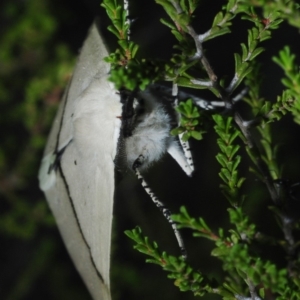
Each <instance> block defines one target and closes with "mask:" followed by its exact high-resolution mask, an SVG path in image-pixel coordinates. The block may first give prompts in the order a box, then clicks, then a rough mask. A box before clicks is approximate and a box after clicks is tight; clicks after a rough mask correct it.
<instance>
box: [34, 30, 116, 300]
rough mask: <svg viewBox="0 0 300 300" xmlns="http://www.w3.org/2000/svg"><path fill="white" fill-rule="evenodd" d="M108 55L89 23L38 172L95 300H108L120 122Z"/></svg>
mask: <svg viewBox="0 0 300 300" xmlns="http://www.w3.org/2000/svg"><path fill="white" fill-rule="evenodd" d="M107 55H108V53H107V50H106V48H105V45H104V43H103V40H102V38H101V36H100V35H99V32H98V30H97V28H96V26H95V25H93V26H92V28H91V30H90V33H89V35H88V38H87V39H86V41H85V43H84V46H83V49H82V51H81V54H80V57H79V60H78V63H77V65H76V68H75V71H74V75H73V78H72V81H71V83H70V85H69V88H68V90H67V91H66V93H65V95H64V101H63V102H62V103H61V105H60V107H59V110H58V113H57V116H56V118H55V121H54V124H53V127H52V130H51V133H50V135H49V139H48V142H47V146H46V149H45V156H44V159H43V160H42V164H41V168H40V173H39V180H40V187H41V189H42V190H43V191H44V192H45V194H46V198H47V201H48V203H49V206H50V208H51V210H52V212H53V214H54V216H55V219H56V222H57V225H58V227H59V230H60V233H61V235H62V237H63V240H64V242H65V245H66V247H67V249H68V251H69V253H70V256H71V257H72V259H73V261H74V264H75V266H76V268H77V269H78V271H79V273H80V274H81V276H82V278H83V280H84V281H85V284H86V286H87V287H88V289H89V291H90V293H91V295H92V296H93V298H94V299H96V300H98V299H99V300H100V299H101V300H106V299H111V297H110V282H109V266H110V244H111V225H112V213H113V196H114V163H113V160H114V157H115V155H116V148H117V139H118V135H119V128H120V122H121V121H120V118H118V117H119V116H120V115H121V104H120V101H119V96H118V95H117V94H116V93H115V91H114V90H113V89H112V88H111V86H110V85H109V83H108V82H107V73H108V70H109V65H107V64H106V63H104V62H103V57H104V56H107ZM58 156H59V157H58ZM55 161H56V162H57V166H56V165H55ZM53 162H54V164H53ZM51 164H53V166H54V167H53V168H51Z"/></svg>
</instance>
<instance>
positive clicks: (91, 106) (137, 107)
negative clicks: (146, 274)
mask: <svg viewBox="0 0 300 300" xmlns="http://www.w3.org/2000/svg"><path fill="white" fill-rule="evenodd" d="M106 56H108V51H107V48H106V46H105V43H104V41H103V39H102V37H101V35H100V32H99V30H98V27H97V25H96V24H94V25H92V27H91V29H90V31H89V34H88V37H87V39H86V41H85V42H84V45H83V47H82V49H81V53H80V56H79V58H78V61H77V64H76V67H75V70H74V73H73V76H72V79H71V81H70V83H69V86H68V87H67V89H66V91H65V93H64V96H63V99H62V102H61V104H60V106H59V109H58V112H57V115H56V117H55V120H54V122H53V126H52V129H51V132H50V135H49V138H48V141H47V145H46V148H45V152H44V157H43V159H42V163H41V167H40V171H39V184H40V188H41V189H42V190H43V191H44V193H45V195H46V198H47V201H48V203H49V206H50V208H51V210H52V212H53V215H54V217H55V219H56V222H57V225H58V228H59V231H60V233H61V236H62V238H63V240H64V243H65V245H66V248H67V250H68V252H69V254H70V256H71V258H72V260H73V262H74V264H75V266H76V268H77V270H78V272H79V273H80V275H81V277H82V278H83V280H84V282H85V284H86V286H87V288H88V290H89V291H90V293H91V295H92V297H93V298H94V299H101V300H106V299H111V296H110V279H109V269H110V247H111V227H112V216H113V199H114V189H115V182H114V169H115V160H116V156H117V154H118V157H120V158H121V159H124V160H125V163H126V164H127V166H128V168H129V169H131V170H133V171H134V172H135V173H136V175H137V176H138V178H139V179H140V180H141V182H142V185H143V187H144V188H145V190H146V191H147V192H148V194H149V195H150V197H151V199H152V200H153V202H154V203H155V204H156V205H157V206H158V207H159V208H160V209H161V211H162V212H163V214H164V216H165V217H166V218H167V219H168V221H169V222H170V223H171V225H172V227H173V229H174V232H175V235H176V237H177V240H178V243H179V245H180V248H181V250H182V252H183V255H184V245H183V242H182V239H181V236H180V234H179V232H178V230H177V228H176V224H175V223H174V222H173V221H172V219H171V214H170V211H169V210H168V209H167V208H166V207H165V206H164V205H163V203H162V202H160V201H159V199H158V198H157V197H156V196H155V195H154V194H153V192H152V191H151V189H150V187H149V186H148V185H147V183H146V182H145V181H144V179H143V177H142V175H141V172H143V171H144V170H146V169H147V168H149V167H150V166H151V165H152V164H153V163H155V162H156V161H158V160H159V159H160V158H161V157H162V156H163V155H164V154H165V153H166V152H168V153H169V154H170V155H171V156H172V157H173V158H174V159H175V160H176V162H177V163H178V164H179V165H180V166H181V168H182V169H183V170H184V172H185V173H186V174H187V175H189V176H190V175H191V174H192V172H193V162H192V159H191V156H190V152H189V151H188V146H187V144H184V143H180V140H178V139H177V138H175V137H173V136H171V135H170V130H171V128H172V126H173V125H172V124H173V123H174V122H175V123H176V118H177V117H176V113H174V103H173V102H172V101H171V102H170V101H169V100H166V101H163V99H164V95H165V94H166V91H165V90H159V89H157V88H156V87H155V86H152V87H149V88H148V89H147V90H146V91H143V92H138V93H137V95H135V96H134V97H132V95H130V94H128V93H127V94H126V93H125V94H123V95H122V93H121V94H120V92H118V91H116V90H115V89H114V87H113V85H112V84H111V83H109V82H108V76H109V70H110V66H109V64H107V63H105V62H104V61H103V58H104V57H106ZM168 93H169V92H168V91H167V94H168ZM177 96H178V97H179V98H180V97H184V96H185V95H184V93H181V94H180V93H179V94H178V95H177ZM129 98H132V99H131V101H132V109H133V111H132V112H131V115H130V116H128V111H127V110H126V109H124V103H127V102H128V101H129V100H130V99H129ZM122 99H123V100H122ZM194 101H195V103H196V104H197V105H199V106H200V107H203V108H205V109H210V108H211V107H213V105H212V104H210V103H208V102H207V101H205V100H203V99H198V98H195V99H194ZM122 102H123V103H122ZM170 111H171V112H172V111H173V116H172V113H170ZM174 120H175V121H174Z"/></svg>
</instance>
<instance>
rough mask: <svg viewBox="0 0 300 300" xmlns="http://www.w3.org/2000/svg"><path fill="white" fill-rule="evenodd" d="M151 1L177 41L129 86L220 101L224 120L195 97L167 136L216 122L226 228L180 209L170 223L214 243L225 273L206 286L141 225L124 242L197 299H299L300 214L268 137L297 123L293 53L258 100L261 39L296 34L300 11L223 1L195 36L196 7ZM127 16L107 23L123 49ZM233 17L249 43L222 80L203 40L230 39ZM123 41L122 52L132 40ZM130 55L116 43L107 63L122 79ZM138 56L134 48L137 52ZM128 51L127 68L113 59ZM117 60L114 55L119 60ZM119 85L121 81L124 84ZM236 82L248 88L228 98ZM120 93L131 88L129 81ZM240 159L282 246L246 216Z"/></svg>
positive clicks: (182, 0)
mask: <svg viewBox="0 0 300 300" xmlns="http://www.w3.org/2000/svg"><path fill="white" fill-rule="evenodd" d="M105 3H106V4H105V7H106V8H107V11H108V15H109V16H110V17H111V14H112V13H111V10H110V9H111V8H110V6H109V3H111V4H110V5H112V3H113V1H109V0H106V1H105ZM156 3H157V4H159V5H161V6H162V7H163V8H164V10H165V12H166V14H167V15H168V18H164V19H161V22H162V23H163V24H164V25H166V26H167V27H168V28H169V29H170V31H171V33H172V34H173V35H174V37H175V39H176V44H175V46H174V53H173V54H172V57H171V58H170V59H169V61H165V62H164V67H162V62H161V61H155V60H152V61H151V68H150V69H151V73H152V71H153V70H154V73H155V67H153V66H157V69H156V71H158V70H159V76H158V75H156V76H155V75H152V74H151V76H145V77H144V79H142V76H143V74H142V73H141V71H138V70H136V69H135V73H136V74H139V76H141V77H139V78H137V77H136V76H135V75H134V76H133V77H134V78H135V79H134V81H135V83H132V84H131V87H133V88H137V87H139V86H140V83H141V82H143V80H145V78H147V82H146V81H144V82H143V83H144V84H143V85H142V86H143V88H144V87H145V85H146V84H149V83H152V82H156V81H158V80H165V81H171V82H172V84H173V86H178V87H179V88H182V87H189V88H194V89H207V90H209V91H211V92H212V93H213V95H214V96H215V97H217V98H218V100H219V101H223V102H224V103H225V107H226V110H225V115H224V114H223V115H222V114H208V113H203V112H201V113H200V112H199V110H198V109H197V108H196V106H195V104H196V102H195V104H194V103H193V99H192V97H191V99H189V100H188V101H187V102H185V103H179V105H178V107H177V112H178V113H179V114H180V115H181V121H180V124H179V127H178V128H175V129H173V131H172V132H173V134H177V135H182V136H184V140H185V141H187V140H188V139H189V138H195V139H198V140H199V139H202V138H203V136H202V134H203V133H204V132H206V130H205V131H204V130H203V128H204V127H203V123H205V126H206V127H208V128H209V129H208V130H207V131H211V130H212V126H211V123H212V122H214V123H215V126H214V127H213V128H214V131H215V132H216V133H217V135H218V138H217V145H218V146H219V153H218V154H217V155H216V159H217V161H218V163H219V164H220V167H221V169H220V172H219V176H220V178H221V180H222V183H221V184H220V186H219V187H220V189H221V191H222V193H223V195H224V196H225V198H226V199H227V200H228V203H229V208H228V213H229V223H230V228H229V229H227V230H226V229H225V228H220V229H219V230H218V233H215V232H214V231H213V230H211V229H210V227H209V226H208V225H207V223H206V221H205V220H204V219H203V218H198V219H195V218H193V217H191V216H190V215H189V213H188V211H187V209H186V208H185V207H182V208H181V209H180V214H177V215H173V220H175V221H176V222H177V224H178V226H179V227H180V228H189V229H190V230H192V232H193V236H194V237H201V238H205V239H208V240H210V241H212V242H213V243H214V249H213V250H212V252H211V255H212V256H215V257H217V258H218V259H219V260H220V261H221V262H222V266H223V271H224V272H225V276H224V277H223V280H221V281H220V280H216V279H215V280H211V279H210V278H209V277H207V276H206V275H205V274H203V273H202V272H200V271H198V270H196V269H195V268H194V267H192V266H191V265H190V263H188V262H185V261H184V260H183V259H182V258H176V257H174V256H172V255H169V254H167V253H166V252H161V251H160V250H159V247H158V244H157V243H156V242H150V241H149V239H148V238H147V237H145V236H144V235H143V234H142V231H141V229H140V228H136V229H134V230H132V231H126V235H127V236H129V237H130V238H131V239H132V240H134V241H135V243H136V245H135V246H134V248H135V249H137V250H138V251H140V252H142V253H144V254H146V255H147V256H149V257H150V259H147V262H149V263H154V264H158V265H159V266H161V267H162V269H163V270H165V271H167V272H168V274H169V275H168V278H170V279H173V280H174V284H175V285H176V286H178V287H179V289H180V290H181V291H190V292H192V293H193V294H194V296H203V295H205V294H206V293H214V294H217V295H220V296H221V297H222V299H273V297H276V299H299V298H300V292H299V290H300V289H299V288H300V286H299V284H300V282H299V280H298V278H299V275H300V274H299V249H298V248H299V247H298V245H299V241H298V240H296V236H297V231H298V229H299V214H296V215H295V214H293V213H292V210H293V209H292V207H293V208H294V209H295V208H296V207H297V209H298V208H299V205H298V202H299V199H298V198H297V196H295V195H294V189H295V186H296V185H297V184H296V185H295V184H294V185H293V184H292V183H290V182H289V181H288V180H285V179H283V178H282V177H281V176H282V174H283V172H282V166H281V164H283V163H284V162H282V161H280V160H279V157H278V146H277V145H275V144H274V133H273V131H272V126H273V124H276V123H278V122H281V121H282V119H283V116H285V115H289V114H292V115H293V117H294V121H295V122H296V123H298V124H299V123H300V121H299V120H300V106H299V103H300V102H299V94H300V75H299V67H298V66H297V63H296V55H294V54H292V53H291V50H290V47H288V46H285V47H284V48H283V50H281V51H280V52H279V55H278V56H276V57H274V58H273V60H274V62H276V63H277V64H278V65H279V66H280V67H281V68H282V69H283V71H284V72H285V77H284V78H283V79H282V83H283V85H284V86H285V87H286V89H285V90H283V92H282V95H279V96H277V100H276V101H275V102H274V101H272V100H265V99H264V98H263V97H262V96H261V87H262V80H260V78H262V73H263V70H262V68H261V67H260V63H259V56H260V55H261V53H262V52H263V51H265V50H268V49H265V48H264V47H263V42H265V41H266V40H269V39H272V34H273V32H274V31H276V30H278V29H279V28H280V27H281V26H282V24H284V23H283V22H284V21H287V22H288V23H289V24H290V25H292V26H295V27H297V28H300V23H299V17H300V11H299V5H298V4H296V3H295V1H288V0H282V1H251V0H248V1H247V0H228V1H227V4H226V5H224V6H223V7H222V9H221V11H219V12H218V13H217V14H216V15H215V17H214V19H213V20H212V25H211V27H210V29H208V30H207V31H206V32H204V33H202V34H199V33H198V32H196V30H195V29H194V26H193V24H194V20H195V18H196V15H195V11H196V10H197V8H198V6H200V2H199V1H192V0H156ZM114 5H115V6H114V10H115V11H116V12H119V10H120V11H122V3H119V2H114ZM202 9H205V8H203V7H202ZM124 14H125V12H124V11H123V13H120V17H119V20H118V21H116V19H115V16H116V15H117V13H115V14H113V16H114V17H113V18H111V19H112V22H113V24H116V23H118V24H121V23H122V22H121V21H122V20H123V26H120V27H118V32H115V30H112V29H110V30H111V31H113V32H114V34H115V35H116V36H117V37H118V39H119V44H120V45H121V44H123V43H124V44H125V42H124V41H123V40H124V37H123V36H122V35H121V34H120V32H126V31H128V30H129V29H128V26H127V25H124V24H125V23H124ZM235 19H239V20H244V21H246V22H247V21H248V22H249V21H250V24H251V26H250V28H249V29H248V34H247V43H241V51H240V52H239V53H234V54H232V55H233V57H234V61H235V65H234V75H233V76H231V77H229V76H227V78H219V77H218V76H217V75H216V74H215V72H214V67H213V64H214V62H213V61H212V62H211V63H210V62H209V61H208V59H207V57H206V55H208V53H207V52H206V51H205V48H204V42H206V41H208V40H212V39H217V38H219V37H221V36H223V35H225V34H227V35H228V36H229V34H230V33H231V31H232V25H233V23H234V21H235ZM248 24H249V23H248ZM118 26H119V25H118ZM116 28H117V27H116ZM126 43H127V45H128V43H129V42H128V41H127V42H126ZM131 47H132V46H131ZM129 48H130V47H129V46H127V48H126V49H125V47H123V46H121V50H120V49H119V50H117V51H116V52H115V53H113V54H111V55H110V58H109V60H110V62H111V63H113V66H114V64H115V65H119V66H122V67H121V68H123V71H122V72H123V73H124V74H125V73H126V74H128V73H129V71H128V70H130V69H131V68H132V66H131V63H130V61H129V60H130V59H132V58H133V57H135V60H134V66H135V68H137V69H138V68H139V66H141V65H142V63H143V61H144V60H145V59H144V60H143V59H140V58H136V57H137V56H136V54H137V52H136V51H134V53H133V51H131V50H129ZM134 49H135V50H137V49H138V47H135V48H134ZM124 50H126V51H125V53H128V52H131V54H134V55H131V54H130V55H127V62H126V63H125V64H124V63H123V62H124V59H123V58H124V57H125V56H126V55H125V54H123V55H119V53H120V52H122V51H124ZM117 57H120V58H119V62H118V61H117V59H116V58H117ZM121 61H122V63H121ZM150 69H149V70H150ZM124 70H126V71H124ZM122 72H119V75H118V76H120V77H122V76H125V75H124V74H123V73H122ZM121 73H122V74H121ZM131 73H132V72H131ZM118 76H112V78H111V79H112V80H113V81H114V82H116V83H117V87H120V86H122V84H121V85H120V82H121V80H119V79H118V78H117V77H118ZM128 76H129V75H128ZM124 78H126V80H127V77H124ZM229 78H231V79H229ZM241 85H244V86H246V87H247V88H246V89H244V90H243V91H242V92H240V93H239V94H238V95H234V94H235V93H236V91H237V90H238V88H240V86H241ZM123 87H127V86H125V83H123ZM127 88H128V87H127ZM133 88H131V89H133ZM240 98H242V100H243V102H244V103H246V104H247V105H248V107H247V115H248V116H251V117H250V121H246V120H244V118H243V117H242V114H245V112H242V111H241V109H240V108H239V105H238V103H237V100H238V99H240ZM200 114H201V115H205V118H203V116H202V117H201V118H200ZM199 124H202V126H199ZM238 138H239V140H238ZM241 145H242V146H243V148H244V149H245V150H246V151H244V152H243V154H238V153H241ZM248 158H250V161H249V159H248ZM242 161H244V162H245V163H249V164H250V165H249V167H250V169H251V170H252V172H253V174H254V175H255V176H256V177H257V178H258V179H259V180H260V181H261V182H262V183H263V184H264V185H265V189H266V191H267V192H268V194H269V196H268V197H269V198H270V199H271V200H272V203H270V204H272V205H270V204H269V205H270V209H271V211H272V212H273V213H274V220H276V221H277V222H278V224H279V227H277V228H278V230H282V234H283V239H281V238H278V237H276V236H274V237H272V236H267V235H264V234H263V233H262V232H260V231H259V229H258V226H257V225H256V224H255V222H254V221H252V220H251V217H250V216H248V215H247V210H246V209H245V206H246V203H247V201H249V200H247V198H249V197H248V196H247V195H245V194H243V192H242V188H243V183H244V182H247V178H245V177H240V176H239V173H240V172H242V168H241V162H242ZM266 243H267V244H272V245H276V247H277V248H281V247H283V249H284V251H285V252H286V259H285V262H284V265H281V264H279V263H277V262H274V261H273V260H272V259H269V258H268V256H267V255H264V254H262V253H261V252H262V251H264V245H265V244H266Z"/></svg>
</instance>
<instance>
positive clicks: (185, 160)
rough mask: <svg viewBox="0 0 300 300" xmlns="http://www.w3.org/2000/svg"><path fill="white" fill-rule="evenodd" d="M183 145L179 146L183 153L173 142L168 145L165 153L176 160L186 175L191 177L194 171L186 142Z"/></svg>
mask: <svg viewBox="0 0 300 300" xmlns="http://www.w3.org/2000/svg"><path fill="white" fill-rule="evenodd" d="M179 140H180V139H179ZM183 143H184V144H181V146H182V150H183V151H182V150H181V149H180V148H179V147H178V144H177V143H176V142H175V141H173V142H172V143H171V144H170V145H169V147H168V149H167V151H168V153H169V154H170V155H171V156H172V157H173V158H174V159H175V160H176V162H177V163H178V164H179V166H180V167H181V168H182V170H183V171H184V172H185V173H186V175H188V176H192V173H193V171H194V163H193V158H192V156H191V151H190V149H189V144H188V143H187V142H183Z"/></svg>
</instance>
